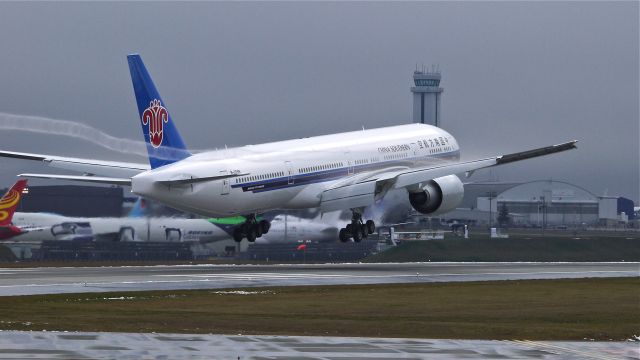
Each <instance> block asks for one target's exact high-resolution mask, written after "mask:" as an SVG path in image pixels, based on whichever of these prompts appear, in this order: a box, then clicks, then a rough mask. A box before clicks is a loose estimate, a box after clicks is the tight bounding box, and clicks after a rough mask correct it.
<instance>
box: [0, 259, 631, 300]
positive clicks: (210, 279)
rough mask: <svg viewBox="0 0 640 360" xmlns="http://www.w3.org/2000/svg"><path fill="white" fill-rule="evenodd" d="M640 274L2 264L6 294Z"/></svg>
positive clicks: (568, 267) (528, 267) (436, 267)
mask: <svg viewBox="0 0 640 360" xmlns="http://www.w3.org/2000/svg"><path fill="white" fill-rule="evenodd" d="M587 277H640V263H403V264H314V265H302V264H297V265H174V266H126V267H73V268H71V267H62V268H25V269H4V268H0V296H11V295H33V294H57V293H78V292H109V291H141V290H177V289H215V288H239V287H255V286H293V285H338V284H378V283H380V284H384V283H420V282H450V281H487V280H519V279H560V278H587Z"/></svg>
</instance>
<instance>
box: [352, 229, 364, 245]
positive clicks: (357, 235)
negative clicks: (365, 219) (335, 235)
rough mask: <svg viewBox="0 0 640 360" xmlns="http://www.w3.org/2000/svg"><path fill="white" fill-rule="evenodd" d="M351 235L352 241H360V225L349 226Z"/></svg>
mask: <svg viewBox="0 0 640 360" xmlns="http://www.w3.org/2000/svg"><path fill="white" fill-rule="evenodd" d="M351 230H352V231H351V235H352V236H353V241H355V242H360V241H362V228H361V227H360V226H352V227H351Z"/></svg>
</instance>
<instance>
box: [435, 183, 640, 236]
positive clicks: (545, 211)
mask: <svg viewBox="0 0 640 360" xmlns="http://www.w3.org/2000/svg"><path fill="white" fill-rule="evenodd" d="M621 199H622V200H621ZM629 201H630V200H628V199H625V198H619V197H614V196H598V195H595V194H594V193H592V192H591V191H589V190H587V189H584V188H582V187H580V186H578V185H575V184H571V183H568V182H564V181H557V180H536V181H531V182H526V183H505V182H485V183H474V184H468V185H466V186H465V197H464V199H463V202H462V204H461V205H460V208H458V209H456V210H455V211H453V212H451V213H449V214H445V215H444V216H443V218H446V219H447V220H458V221H461V222H470V223H472V224H478V225H486V224H488V223H489V222H491V223H492V224H493V225H495V226H498V223H499V222H501V220H503V219H501V214H502V216H504V215H507V216H508V222H509V224H510V225H512V226H513V225H515V226H525V227H528V226H532V227H543V226H544V227H558V226H566V227H579V226H598V225H600V226H610V225H618V224H620V223H624V222H626V221H627V220H628V219H629V216H631V217H632V216H633V215H632V214H626V213H625V211H624V210H627V208H629V206H630V205H629ZM631 203H632V202H631ZM627 211H628V210H627Z"/></svg>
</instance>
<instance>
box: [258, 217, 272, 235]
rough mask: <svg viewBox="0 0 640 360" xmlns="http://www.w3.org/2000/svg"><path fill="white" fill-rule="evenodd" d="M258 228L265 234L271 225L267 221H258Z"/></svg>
mask: <svg viewBox="0 0 640 360" xmlns="http://www.w3.org/2000/svg"><path fill="white" fill-rule="evenodd" d="M258 226H260V228H261V229H262V234H267V233H268V232H269V229H271V223H270V222H268V221H267V220H260V222H259V223H258Z"/></svg>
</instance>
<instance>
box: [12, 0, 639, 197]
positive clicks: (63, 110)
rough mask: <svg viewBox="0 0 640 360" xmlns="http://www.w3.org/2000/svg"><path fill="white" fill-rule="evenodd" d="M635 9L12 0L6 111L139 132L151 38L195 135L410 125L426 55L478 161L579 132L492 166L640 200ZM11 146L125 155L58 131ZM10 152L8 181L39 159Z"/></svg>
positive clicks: (232, 136) (153, 61)
mask: <svg viewBox="0 0 640 360" xmlns="http://www.w3.org/2000/svg"><path fill="white" fill-rule="evenodd" d="M638 22H639V21H638V3H637V2H616V3H610V2H603V3H597V2H569V3H555V2H553V3H552V2H517V3H509V2H490V3H484V2H468V3H467V2H454V3H440V2H418V3H328V2H326V3H325V2H321V3H315V2H314V3H253V2H252V3H244V2H242V3H217V2H216V3H165V2H162V3H148V2H140V3H117V2H116V3H1V4H0V46H2V49H3V57H2V62H1V65H0V79H2V82H1V84H2V86H0V112H5V113H13V114H25V115H30V116H42V117H47V118H55V119H69V120H75V121H81V122H83V123H86V124H87V125H90V126H92V127H95V128H97V129H100V130H101V131H103V132H105V133H107V134H110V135H112V136H114V137H116V138H118V139H131V140H139V139H140V136H141V134H140V129H139V126H138V121H137V118H138V115H137V109H136V105H135V101H134V98H133V92H132V90H131V84H130V80H129V73H128V69H127V65H126V58H125V55H126V54H128V53H131V52H139V53H140V54H141V55H142V56H143V59H144V60H145V62H146V64H147V67H148V68H149V70H150V72H151V73H152V76H153V77H154V80H155V81H156V85H158V87H159V90H160V92H161V93H162V96H163V98H164V100H165V103H166V104H167V107H168V108H169V110H170V111H171V113H172V117H173V118H174V120H175V121H176V122H177V124H178V126H179V128H180V131H181V132H182V133H183V137H184V138H185V141H186V142H187V143H188V145H189V146H190V147H192V148H196V149H203V148H215V147H218V148H220V147H223V146H224V145H225V144H226V145H229V146H234V145H243V144H250V143H259V142H266V141H272V140H282V139H287V138H292V137H303V136H311V135H319V134H327V133H332V132H339V131H347V130H354V129H359V128H361V126H363V125H364V126H366V127H369V128H372V127H380V126H388V125H395V124H401V123H407V122H409V119H410V112H411V97H410V93H409V86H410V85H411V84H410V79H411V72H412V71H413V69H414V67H415V63H416V62H425V63H427V64H431V63H438V64H440V68H441V69H442V71H443V81H442V85H443V86H444V87H445V93H444V95H443V119H444V125H443V126H444V127H445V128H446V129H447V130H449V131H450V132H451V133H453V134H454V135H455V136H456V138H458V140H459V142H460V143H461V145H462V146H463V151H464V152H465V154H466V156H467V157H472V156H476V155H477V156H479V155H482V154H497V153H504V152H510V151H518V150H521V149H526V148H529V147H534V146H541V145H546V144H549V143H558V142H562V141H565V140H570V139H574V138H575V139H578V140H580V144H579V146H580V148H579V150H578V151H573V152H571V153H567V154H562V155H556V156H553V157H550V158H545V159H536V160H532V161H529V162H527V163H523V164H517V165H510V166H508V167H505V168H503V169H499V170H495V175H496V176H499V178H500V179H502V180H515V181H526V180H529V179H540V178H554V179H563V180H567V181H570V182H573V183H576V184H578V185H581V186H583V187H586V188H588V189H590V190H591V191H593V192H595V193H596V194H602V193H603V192H604V191H605V189H606V190H608V193H609V194H610V195H622V196H627V197H630V198H632V199H634V200H636V201H638V200H639V189H638V188H639V172H640V169H639V164H638V163H639V159H638V158H639V157H640V149H639V147H638V142H639V141H638V139H639V137H640V128H639V111H638V98H639V92H638V77H639V72H638V67H639V65H638V52H639V49H638V42H639V39H638V31H639V28H638ZM0 142H1V144H2V146H1V147H2V148H3V149H7V150H16V151H32V152H45V153H46V152H48V153H54V154H61V155H71V156H94V157H99V158H102V159H107V160H117V159H121V158H124V157H125V156H123V155H122V154H120V153H117V152H108V151H105V150H104V149H103V148H99V147H97V146H93V144H92V143H91V142H90V141H84V140H83V141H78V140H69V139H65V138H62V137H58V136H54V137H52V136H49V135H46V136H45V135H35V134H25V133H15V132H13V131H5V130H2V131H0ZM126 157H131V156H129V155H128V154H127V156H126ZM139 159H140V158H139V157H136V158H134V160H139ZM125 160H131V159H129V158H127V159H125ZM2 164H3V169H4V171H3V174H2V176H0V180H1V181H2V183H5V184H6V183H9V182H11V181H12V180H13V174H14V173H15V172H16V171H18V172H26V171H42V168H33V167H28V166H25V165H23V164H20V165H17V164H16V163H15V160H3V161H2ZM5 164H6V165H5ZM486 176H488V175H487V173H486V172H485V173H482V172H480V173H478V174H477V175H475V177H476V178H482V177H486Z"/></svg>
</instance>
